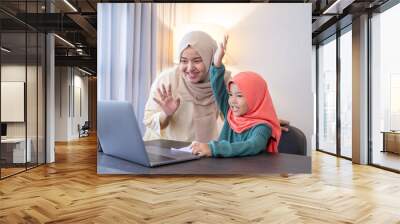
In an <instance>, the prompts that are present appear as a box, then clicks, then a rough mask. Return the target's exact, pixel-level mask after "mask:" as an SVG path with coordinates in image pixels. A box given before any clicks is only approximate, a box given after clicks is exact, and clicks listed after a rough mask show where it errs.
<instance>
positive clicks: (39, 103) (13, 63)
mask: <svg viewBox="0 0 400 224" xmlns="http://www.w3.org/2000/svg"><path fill="white" fill-rule="evenodd" d="M5 4H6V3H1V4H0V7H2V6H5ZM40 5H42V4H41V1H35V2H20V3H19V4H18V7H19V10H20V14H17V15H16V16H13V15H11V14H8V13H7V11H4V8H6V7H2V10H0V20H1V21H2V22H1V23H0V26H1V27H0V46H1V56H0V68H1V69H0V82H1V85H0V90H1V91H0V95H1V97H0V102H1V104H0V111H1V113H0V121H1V127H2V138H1V144H0V178H1V179H3V178H5V177H8V176H11V175H14V174H16V173H20V172H23V171H25V170H28V169H30V168H33V167H36V166H38V165H40V164H43V163H44V162H45V58H46V53H45V41H46V40H45V35H44V33H42V32H40V31H39V30H36V29H35V28H33V27H31V26H29V25H27V24H25V23H24V22H22V21H20V20H18V18H21V17H23V16H24V13H25V12H28V13H35V12H39V10H42V9H41V7H40ZM4 21H7V22H4Z"/></svg>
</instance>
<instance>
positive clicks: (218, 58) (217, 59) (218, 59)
mask: <svg viewBox="0 0 400 224" xmlns="http://www.w3.org/2000/svg"><path fill="white" fill-rule="evenodd" d="M228 39H229V36H228V35H225V36H224V40H223V42H222V43H219V45H218V49H217V51H216V52H215V55H214V65H215V66H216V67H221V65H222V58H224V55H225V52H226V45H227V44H228Z"/></svg>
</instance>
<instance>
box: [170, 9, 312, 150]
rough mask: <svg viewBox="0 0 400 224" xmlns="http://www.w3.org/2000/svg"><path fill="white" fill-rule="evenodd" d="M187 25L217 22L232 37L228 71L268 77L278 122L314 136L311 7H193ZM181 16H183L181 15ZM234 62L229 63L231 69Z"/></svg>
mask: <svg viewBox="0 0 400 224" xmlns="http://www.w3.org/2000/svg"><path fill="white" fill-rule="evenodd" d="M189 10H190V13H188V15H189V17H190V18H189V19H188V21H187V22H188V23H212V24H217V25H220V26H222V27H224V28H225V29H226V30H227V33H228V34H229V42H228V49H227V60H228V61H227V63H228V64H227V68H228V69H230V70H232V71H234V72H236V71H242V70H252V71H255V72H257V73H259V74H261V75H263V77H264V78H265V80H266V81H267V83H268V86H269V89H270V93H271V96H272V98H273V100H274V105H275V108H276V111H277V114H278V116H279V118H282V119H286V120H289V121H290V122H291V124H292V125H294V126H296V127H298V128H300V129H301V130H302V131H303V132H304V133H305V134H306V136H307V145H308V155H310V152H311V142H312V136H313V134H314V126H315V125H314V104H315V102H314V97H313V91H314V89H313V85H312V70H311V65H312V62H311V52H312V45H311V42H312V40H311V33H312V32H311V22H310V21H311V4H293V3H292V4H264V3H253V4H225V3H224V4H214V3H213V4H203V3H202V4H199V3H197V4H190V7H189ZM177 13H178V14H179V13H182V12H180V11H179V8H178V11H177ZM229 63H230V64H229Z"/></svg>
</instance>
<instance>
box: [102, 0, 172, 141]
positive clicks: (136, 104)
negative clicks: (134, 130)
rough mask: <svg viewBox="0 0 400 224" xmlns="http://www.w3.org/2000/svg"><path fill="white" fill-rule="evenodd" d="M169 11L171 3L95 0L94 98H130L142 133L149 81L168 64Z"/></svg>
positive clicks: (127, 99) (169, 56) (170, 42)
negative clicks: (96, 87)
mask: <svg viewBox="0 0 400 224" xmlns="http://www.w3.org/2000/svg"><path fill="white" fill-rule="evenodd" d="M168 8H169V9H170V10H167V9H168ZM173 15H174V6H173V4H167V5H166V6H165V7H164V6H161V5H157V4H152V3H130V4H121V3H118V4H117V3H101V4H98V16H97V18H98V25H97V27H98V28H97V33H98V35H97V41H98V42H97V46H98V48H97V49H98V52H97V73H98V100H124V101H129V102H131V103H132V106H133V109H134V111H135V114H136V117H137V120H138V123H139V126H140V129H141V131H142V134H143V133H144V125H143V122H142V120H143V115H144V106H145V104H146V101H147V97H148V93H149V91H150V87H151V84H152V82H153V81H154V79H155V77H156V75H157V74H158V73H159V71H161V70H162V69H164V68H166V67H168V66H171V65H172V56H171V55H172V45H171V44H172V31H171V29H170V27H171V24H173V23H174V18H173ZM164 17H165V19H164ZM165 24H167V25H165ZM157 55H158V57H157ZM100 113H101V112H100Z"/></svg>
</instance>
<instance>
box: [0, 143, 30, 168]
mask: <svg viewBox="0 0 400 224" xmlns="http://www.w3.org/2000/svg"><path fill="white" fill-rule="evenodd" d="M26 142H27V143H28V144H27V146H28V147H26V154H25V138H6V139H1V144H2V147H4V146H6V147H9V146H11V147H13V148H12V151H13V153H12V155H13V160H12V162H13V163H25V158H27V162H31V160H32V159H31V158H32V154H31V145H32V141H31V139H30V138H28V139H27V140H26ZM2 150H3V149H2Z"/></svg>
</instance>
